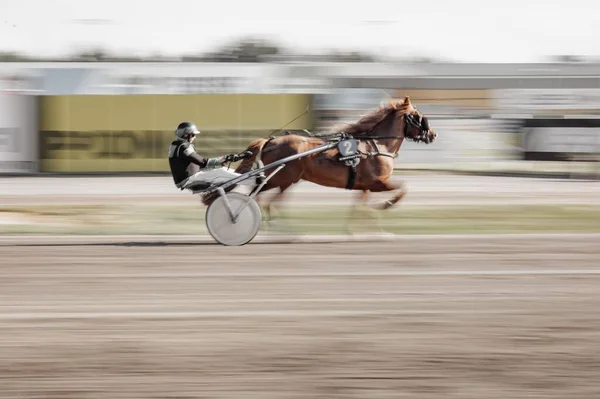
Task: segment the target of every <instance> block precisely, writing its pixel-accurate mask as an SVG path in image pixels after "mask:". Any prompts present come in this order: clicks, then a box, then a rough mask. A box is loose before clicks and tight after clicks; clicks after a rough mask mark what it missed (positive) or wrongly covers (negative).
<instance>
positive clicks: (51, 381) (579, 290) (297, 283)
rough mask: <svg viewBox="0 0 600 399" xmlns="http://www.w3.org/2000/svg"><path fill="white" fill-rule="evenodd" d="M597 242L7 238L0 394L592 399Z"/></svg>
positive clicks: (51, 397) (596, 356) (62, 398)
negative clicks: (220, 242)
mask: <svg viewBox="0 0 600 399" xmlns="http://www.w3.org/2000/svg"><path fill="white" fill-rule="evenodd" d="M598 240H599V238H598V235H590V236H584V235H579V236H567V235H559V236H555V237H553V238H549V237H547V236H530V238H524V237H523V236H519V237H509V236H504V237H500V236H498V237H492V236H479V237H477V236H470V237H468V238H461V237H456V236H447V237H435V238H430V239H423V238H421V237H415V238H409V237H405V238H403V239H401V240H398V241H395V242H382V243H375V242H369V243H367V244H364V245H360V244H356V243H352V244H344V243H337V244H314V243H313V244H294V245H286V244H279V245H273V244H272V245H249V246H245V247H236V248H227V247H221V246H216V245H199V246H198V245H195V244H193V243H186V242H181V243H179V244H171V245H158V244H155V245H153V244H152V242H151V241H149V242H144V241H143V240H138V241H137V243H133V244H131V243H130V244H128V245H102V244H100V243H97V244H98V245H94V241H93V240H89V239H88V240H87V241H88V242H89V243H88V244H87V245H85V244H82V243H80V244H79V245H77V244H76V245H69V242H68V241H64V240H62V239H58V240H55V241H56V242H57V244H54V245H53V244H46V245H44V244H37V243H36V239H31V240H23V241H22V242H21V243H20V245H22V246H15V245H8V246H6V244H3V245H0V259H2V262H1V267H0V326H1V328H0V353H2V356H0V381H2V383H1V384H0V398H2V399H4V398H6V399H9V398H10V399H13V398H21V397H22V398H46V399H69V398H73V399H74V398H77V399H92V398H110V399H119V398H132V399H133V398H135V399H141V398H261V399H265V398H278V399H279V398H372V399H378V398H404V397H406V398H409V397H410V398H417V399H425V398H427V399H429V398H431V399H433V398H436V399H437V398H439V397H441V396H443V397H444V398H461V399H463V398H477V399H501V398H502V399H504V398H506V397H510V398H515V399H520V398H556V399H559V398H560V399H563V398H577V399H582V398H590V399H591V398H597V397H599V396H600V382H599V381H598V378H597V370H598V367H599V366H600V335H599V334H598V330H599V328H600V306H599V305H600V294H599V292H598V289H597V288H598V284H599V283H600V268H599V266H600V264H599V263H598V259H599V256H600V246H599V245H598V242H599V241H598ZM129 242H132V241H129ZM133 242H136V241H135V240H133Z"/></svg>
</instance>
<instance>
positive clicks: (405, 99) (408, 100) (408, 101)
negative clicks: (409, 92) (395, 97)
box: [402, 96, 410, 105]
mask: <svg viewBox="0 0 600 399" xmlns="http://www.w3.org/2000/svg"><path fill="white" fill-rule="evenodd" d="M402 104H403V105H410V97H409V96H406V97H404V101H403V102H402Z"/></svg>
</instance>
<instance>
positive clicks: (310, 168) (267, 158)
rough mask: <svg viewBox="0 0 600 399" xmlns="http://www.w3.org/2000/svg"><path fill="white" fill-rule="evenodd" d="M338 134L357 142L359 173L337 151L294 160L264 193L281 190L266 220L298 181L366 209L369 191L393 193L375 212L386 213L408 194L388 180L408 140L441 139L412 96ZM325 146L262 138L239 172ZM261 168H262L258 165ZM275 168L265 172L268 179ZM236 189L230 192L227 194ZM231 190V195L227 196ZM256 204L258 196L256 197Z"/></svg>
mask: <svg viewBox="0 0 600 399" xmlns="http://www.w3.org/2000/svg"><path fill="white" fill-rule="evenodd" d="M334 132H335V133H334V134H337V133H346V134H348V135H351V136H352V137H354V139H355V140H357V143H358V151H359V152H360V154H361V156H360V162H359V163H358V165H356V167H355V168H353V167H352V166H347V165H345V164H344V162H343V161H340V160H338V157H339V156H340V151H339V150H338V147H333V148H331V149H329V150H326V151H324V152H320V153H315V154H311V155H308V156H305V157H303V158H300V159H297V160H294V161H291V162H289V163H287V164H286V166H285V167H284V168H283V169H282V170H280V171H279V172H278V173H277V174H276V175H274V176H273V177H272V178H271V179H270V180H269V181H268V182H267V183H266V184H265V186H264V187H263V188H262V190H261V193H262V192H264V191H268V190H271V189H273V188H279V193H278V194H277V195H275V197H274V198H273V199H272V200H271V201H270V202H269V203H268V204H267V206H266V211H267V216H268V219H269V220H270V218H271V207H272V204H273V202H274V201H276V200H281V199H282V198H283V195H284V193H285V191H286V190H287V189H288V188H289V187H290V186H292V185H293V184H295V183H297V182H299V181H300V180H307V181H310V182H313V183H316V184H319V185H321V186H326V187H335V188H346V189H349V190H359V191H360V197H359V198H360V200H361V201H362V202H364V203H365V204H366V201H367V198H368V192H384V191H395V192H396V193H395V194H394V196H393V197H392V198H391V199H389V200H388V201H385V202H384V203H383V204H380V205H379V206H376V207H374V208H375V209H387V208H389V207H391V206H392V205H394V204H396V203H397V202H398V201H400V200H401V199H402V198H403V197H404V195H405V194H406V187H405V185H404V183H403V182H397V183H394V182H392V181H391V180H390V177H391V176H392V173H393V171H394V158H395V157H396V156H397V155H398V151H400V146H401V145H402V142H403V141H404V139H410V140H413V141H418V142H424V143H427V144H429V143H432V142H433V141H435V138H436V136H437V134H436V133H435V132H434V131H433V130H432V129H430V127H429V122H428V120H427V118H426V117H425V116H424V115H423V114H421V113H420V112H419V111H418V110H417V109H416V108H415V107H414V106H413V105H412V104H411V102H410V98H409V97H405V98H404V99H403V100H401V101H397V102H393V101H391V102H390V103H389V104H388V105H387V106H382V107H380V108H378V109H376V110H374V111H372V112H370V113H368V114H366V115H364V116H363V117H362V118H360V119H359V121H358V122H356V123H353V124H349V125H343V126H340V127H339V128H336V129H334ZM326 142H327V139H325V138H320V137H306V136H300V135H295V134H290V135H285V136H280V137H276V138H268V139H266V138H261V139H257V140H254V141H253V142H251V143H250V145H249V147H248V150H249V151H251V152H252V156H251V157H250V158H247V159H244V160H243V161H242V162H241V163H240V165H239V166H238V167H237V168H236V169H235V172H237V173H246V172H248V171H250V170H251V169H252V166H253V165H254V164H255V162H257V160H259V161H260V162H262V164H264V165H268V164H270V163H272V162H274V161H277V160H279V159H282V158H284V157H288V156H290V155H295V154H299V153H301V152H304V151H308V150H310V149H313V148H315V147H318V146H320V145H323V144H324V143H326ZM259 166H260V163H259ZM274 170H275V168H273V169H271V170H268V171H266V172H265V175H266V176H269V174H270V173H272V172H273V171H274ZM231 189H233V187H231V188H230V189H229V190H231ZM229 190H227V191H229ZM217 195H218V194H209V195H205V196H204V197H203V200H202V201H203V203H204V204H205V205H210V203H212V201H214V199H216V197H217ZM257 199H258V196H257Z"/></svg>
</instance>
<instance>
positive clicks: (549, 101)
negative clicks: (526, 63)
mask: <svg viewBox="0 0 600 399" xmlns="http://www.w3.org/2000/svg"><path fill="white" fill-rule="evenodd" d="M493 97H494V106H495V107H496V108H499V109H520V110H570V109H571V110H572V109H581V110H591V109H600V89H510V90H508V89H507V90H494V94H493Z"/></svg>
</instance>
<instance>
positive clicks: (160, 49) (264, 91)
mask: <svg viewBox="0 0 600 399" xmlns="http://www.w3.org/2000/svg"><path fill="white" fill-rule="evenodd" d="M459 3H460V4H456V3H453V4H450V3H444V2H436V1H423V2H419V3H418V4H414V5H413V4H408V3H405V2H386V1H384V2H382V3H378V5H377V6H375V5H370V4H367V3H356V4H355V5H352V6H349V5H347V4H343V5H340V3H337V2H331V3H327V5H324V4H321V3H315V2H311V1H308V2H303V3H302V4H298V5H296V6H293V7H290V8H288V7H287V6H285V7H283V6H282V5H280V4H275V3H271V2H269V1H262V2H258V3H257V2H252V3H245V2H235V3H232V4H206V3H198V2H193V1H186V0H175V1H170V2H168V3H164V2H153V3H149V2H143V1H127V2H116V1H106V2H95V1H90V2H85V4H84V3H83V2H76V1H67V0H60V1H59V0H56V1H48V2H43V1H33V0H22V1H13V0H10V1H9V0H7V1H4V2H3V3H2V6H1V7H2V21H0V61H1V62H0V94H1V97H0V98H1V102H2V107H1V109H2V110H3V111H2V115H1V118H0V121H1V122H0V129H2V130H1V131H2V136H1V137H2V139H1V140H0V143H1V145H0V171H1V172H3V173H50V172H52V173H55V172H56V173H66V172H73V173H77V172H164V171H167V162H166V161H165V159H164V151H165V148H166V146H167V143H168V142H169V141H170V140H171V137H172V131H173V129H174V127H175V126H176V125H177V124H178V123H179V122H180V121H183V120H193V121H194V122H195V123H196V124H197V125H198V126H199V127H200V129H201V130H202V131H203V132H204V135H203V136H202V141H201V143H200V142H198V145H199V147H200V148H202V151H203V152H204V153H206V154H207V155H209V156H215V155H217V154H221V153H224V152H226V153H229V152H233V151H238V150H241V149H242V148H244V146H245V145H246V143H247V142H249V141H250V140H251V139H253V138H255V137H258V136H261V135H265V134H266V133H268V132H270V131H272V130H274V129H277V128H280V127H282V126H284V125H286V124H287V123H289V122H290V121H291V120H292V119H294V118H295V117H297V116H298V115H300V114H301V113H302V112H303V111H304V110H305V108H306V106H309V107H310V112H309V113H308V114H305V115H303V116H302V117H301V118H298V119H297V120H295V121H294V122H293V123H290V124H289V125H287V126H285V127H286V128H287V129H288V130H294V129H308V130H310V131H317V132H318V131H325V130H327V128H328V127H329V126H331V125H332V124H335V123H338V122H340V121H354V120H356V119H357V118H358V117H359V116H360V115H361V114H362V113H364V112H366V111H368V110H370V109H372V108H374V107H377V106H379V104H380V103H381V102H383V101H387V100H388V99H389V98H399V97H402V96H405V95H409V96H411V98H412V99H413V101H414V103H415V104H416V105H417V106H418V107H419V109H421V110H422V111H423V112H424V113H425V114H427V115H428V116H429V117H430V119H431V120H432V121H433V122H434V125H435V127H436V128H437V129H438V130H439V131H440V133H441V134H440V139H439V142H438V143H436V145H435V146H431V147H428V148H426V147H424V146H418V145H413V144H412V143H405V144H404V148H403V151H402V155H401V156H400V157H399V158H398V160H397V162H398V167H401V166H402V167H404V168H405V169H406V168H416V169H431V168H436V169H439V168H443V169H453V170H461V169H473V168H475V169H486V170H487V169H490V168H491V169H499V170H508V169H510V168H513V169H526V170H532V169H535V170H537V169H538V168H539V170H541V171H547V170H550V169H552V170H553V171H554V172H560V171H562V172H564V173H571V172H573V173H575V172H577V173H585V172H587V173H594V172H597V168H596V169H595V168H594V165H593V162H594V161H595V160H597V158H598V152H599V148H600V139H599V137H600V136H599V133H598V132H599V130H598V128H599V127H600V125H599V123H600V122H599V119H597V116H598V115H599V114H600V62H599V57H600V54H598V53H597V48H596V46H595V43H594V40H592V39H591V38H592V37H598V35H600V28H598V23H597V22H598V18H600V17H598V16H597V15H596V14H597V13H595V12H590V11H591V9H590V7H591V6H590V4H589V3H586V2H574V3H570V5H569V7H568V8H566V9H565V8H564V7H563V5H562V3H560V2H535V1H534V2H532V3H531V4H532V6H531V7H526V8H525V9H524V8H522V7H521V6H520V3H518V2H515V1H507V2H503V3H502V4H493V5H488V6H477V5H476V4H475V3H472V2H468V1H463V2H462V3H461V2H459ZM536 5H539V6H540V7H536ZM34 9H35V10H36V11H35V12H32V10H34ZM458 9H460V10H461V12H457V10H458ZM316 10H318V11H316ZM528 161H546V162H543V163H540V162H528ZM553 162H554V163H553ZM555 162H561V163H559V164H556V163H555ZM590 162H592V164H590ZM557 168H558V169H557Z"/></svg>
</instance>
